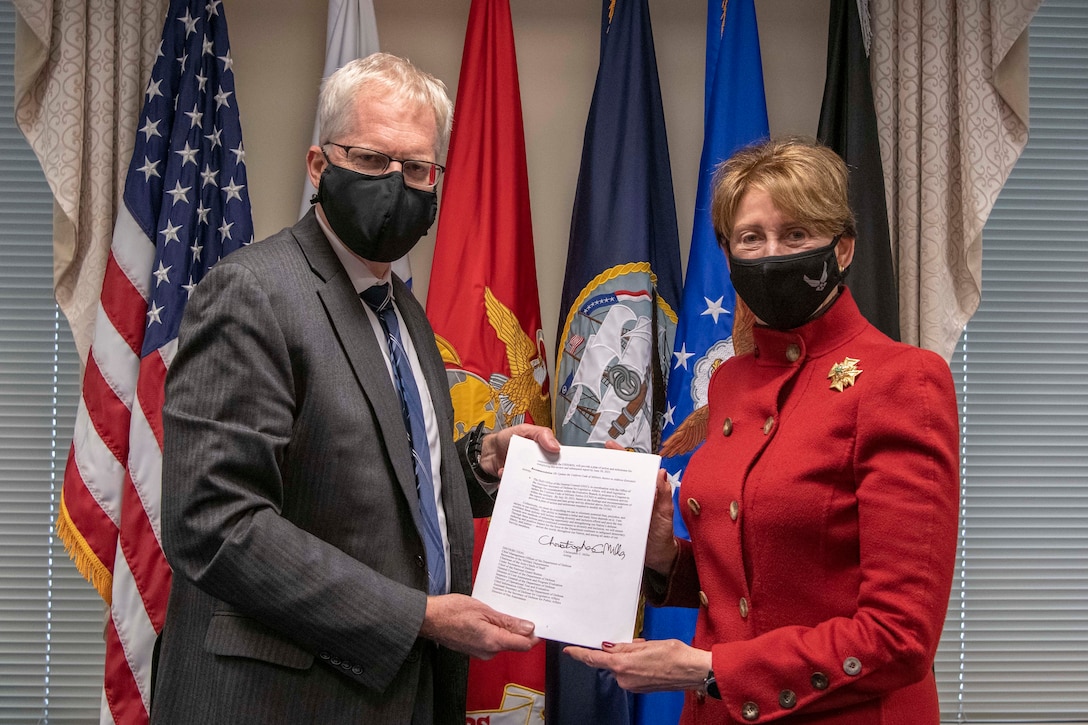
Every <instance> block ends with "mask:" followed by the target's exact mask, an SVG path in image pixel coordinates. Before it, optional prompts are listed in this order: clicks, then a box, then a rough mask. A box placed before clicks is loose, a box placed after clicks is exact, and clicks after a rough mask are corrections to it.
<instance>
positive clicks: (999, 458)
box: [936, 0, 1088, 723]
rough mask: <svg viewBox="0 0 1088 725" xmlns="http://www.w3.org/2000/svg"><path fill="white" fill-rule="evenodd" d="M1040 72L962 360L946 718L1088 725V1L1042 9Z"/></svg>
mask: <svg viewBox="0 0 1088 725" xmlns="http://www.w3.org/2000/svg"><path fill="white" fill-rule="evenodd" d="M1030 63H1031V89H1030V103H1031V111H1030V114H1031V124H1030V125H1031V132H1030V138H1029V141H1028V144H1027V147H1026V149H1025V150H1024V153H1023V155H1022V157H1021V158H1020V160H1019V162H1018V163H1017V165H1016V167H1015V168H1014V169H1013V171H1012V174H1011V176H1010V178H1009V180H1008V182H1007V184H1006V185H1005V188H1004V189H1003V190H1002V192H1001V195H1000V196H999V198H998V200H997V203H996V205H995V207H994V210H993V213H992V214H991V216H990V219H989V220H988V222H987V224H986V228H985V230H984V233H983V252H982V265H983V269H982V304H981V306H980V307H979V310H978V312H977V313H976V314H975V316H974V317H973V318H972V319H971V321H970V323H968V325H967V330H966V332H965V334H964V336H963V338H962V339H961V342H960V346H959V349H958V350H957V353H956V356H955V358H954V360H953V362H952V369H953V373H954V374H955V376H956V378H957V383H958V385H959V400H960V404H961V415H962V449H961V453H962V500H961V512H960V515H961V524H960V551H959V554H960V557H959V566H958V569H957V578H956V581H955V582H954V586H953V593H952V598H951V606H950V607H949V613H948V620H947V623H946V625H945V630H944V636H943V639H942V642H941V649H940V651H939V653H938V658H937V663H936V669H937V675H938V682H939V688H940V698H941V711H942V719H943V720H944V721H945V722H949V723H995V722H1017V723H1040V722H1088V3H1085V2H1084V1H1083V0H1045V2H1044V3H1043V5H1042V8H1041V9H1040V10H1039V12H1038V14H1037V15H1036V17H1035V19H1034V20H1033V22H1032V25H1031V29H1030Z"/></svg>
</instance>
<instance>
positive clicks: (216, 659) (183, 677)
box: [151, 54, 559, 725]
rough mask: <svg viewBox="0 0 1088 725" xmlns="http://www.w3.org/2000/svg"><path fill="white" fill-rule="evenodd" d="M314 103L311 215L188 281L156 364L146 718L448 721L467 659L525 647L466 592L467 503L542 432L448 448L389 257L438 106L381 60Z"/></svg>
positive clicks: (420, 180) (425, 348) (435, 132)
mask: <svg viewBox="0 0 1088 725" xmlns="http://www.w3.org/2000/svg"><path fill="white" fill-rule="evenodd" d="M319 104H320V108H319V112H318V117H319V119H320V125H321V129H322V132H321V133H322V139H323V141H324V143H323V144H322V145H321V146H314V147H312V148H310V150H309V153H308V155H307V167H308V171H309V176H310V180H311V181H312V182H313V183H314V186H315V187H316V188H317V189H318V193H317V195H316V199H317V204H316V207H315V209H313V210H311V211H310V213H308V214H307V215H306V216H305V217H303V218H302V219H301V220H300V221H299V222H298V223H297V224H295V225H294V226H293V227H291V228H289V229H284V230H282V231H280V232H279V233H277V234H274V235H273V236H271V237H269V238H268V239H266V240H264V241H262V242H259V243H257V244H254V245H251V246H249V247H247V248H244V249H242V250H239V251H238V252H235V253H234V254H231V255H230V256H228V257H227V258H225V259H224V260H223V261H221V262H220V263H219V264H217V265H216V267H215V269H214V270H213V271H212V272H211V273H210V274H209V275H208V276H207V277H206V278H205V279H204V280H203V281H202V282H201V283H200V284H199V285H198V286H197V287H196V289H195V291H194V292H193V294H192V298H191V299H190V300H189V303H188V306H187V308H186V310H185V317H184V320H183V323H182V327H181V333H180V336H179V347H178V351H177V355H176V357H175V359H174V361H173V363H172V365H171V368H170V372H169V375H168V377H167V383H166V402H165V405H164V407H163V428H164V457H163V502H162V507H163V511H162V526H163V530H162V538H163V547H164V549H165V551H166V555H167V559H168V560H169V562H170V564H171V566H172V567H173V570H174V580H173V588H172V590H171V593H170V603H169V608H168V611H167V615H166V624H165V627H164V629H163V632H162V635H161V639H160V643H161V649H160V655H159V658H158V662H157V666H156V672H155V684H154V691H153V698H152V717H151V719H152V722H154V723H186V724H189V723H201V724H203V723H232V724H233V723H349V722H350V723H364V724H369V723H428V724H429V723H451V724H455V725H462V723H463V722H464V718H465V687H466V680H467V672H468V656H469V655H472V656H476V657H481V658H487V657H490V656H492V655H494V654H495V653H497V652H500V651H503V650H519V651H524V650H527V649H529V648H531V647H533V646H534V645H536V644H537V642H538V640H537V638H536V637H535V636H534V635H533V625H532V623H530V622H526V621H524V620H520V619H516V618H514V617H510V616H507V615H505V614H502V613H499V612H496V611H494V610H492V609H491V608H490V607H488V606H486V605H484V604H482V603H481V602H478V601H476V600H474V599H472V598H470V597H468V596H466V593H467V592H468V591H469V589H470V583H471V582H470V577H471V558H472V516H473V515H474V514H475V515H487V514H488V513H489V512H490V505H491V501H492V498H491V495H489V492H488V489H487V488H486V487H485V484H492V489H493V484H494V483H495V482H496V480H497V476H498V474H499V473H500V472H501V468H502V466H503V463H504V461H505V457H506V450H507V446H508V444H509V441H510V437H511V436H512V435H513V434H515V433H516V434H520V435H523V436H527V437H530V438H532V439H534V440H536V441H537V442H538V444H539V445H541V446H542V447H543V448H544V449H545V450H549V451H558V449H559V445H558V443H557V442H556V440H555V437H554V436H553V435H552V433H551V431H549V430H548V429H546V428H541V427H539V426H529V425H522V426H516V427H514V428H511V429H509V430H505V431H501V432H498V433H491V434H488V435H486V436H483V437H481V436H480V429H479V428H477V430H476V431H474V432H473V433H472V434H470V435H466V436H464V437H463V438H462V439H461V440H460V441H458V442H457V443H456V444H455V443H454V442H453V410H452V405H451V403H450V397H449V391H448V388H447V383H446V375H445V370H444V368H443V365H442V361H441V359H440V357H439V354H438V351H437V348H436V346H435V343H434V333H433V331H432V330H431V328H430V326H429V325H428V323H427V320H426V317H425V316H424V313H423V310H422V308H421V307H420V306H419V304H418V303H417V302H416V301H415V299H414V298H413V297H412V294H411V292H410V291H409V290H408V288H407V287H405V285H404V284H403V283H402V282H401V281H400V280H399V279H398V278H397V277H396V276H395V275H392V274H391V271H390V262H391V261H392V260H394V259H397V258H399V257H400V256H402V255H403V254H405V253H407V251H408V249H410V248H411V246H412V245H414V244H415V243H416V242H417V241H418V240H419V238H420V237H421V236H422V235H423V234H425V233H426V231H427V229H428V228H429V227H430V226H431V224H432V223H433V221H434V217H435V211H436V200H435V185H436V184H437V183H438V181H439V178H440V177H441V174H442V170H443V169H442V167H441V166H439V165H438V164H437V160H438V159H440V158H441V156H442V154H443V152H444V150H445V147H446V144H447V142H448V140H449V132H450V123H451V114H452V104H451V103H450V101H449V97H448V95H447V94H446V90H445V87H444V86H443V85H442V84H441V82H439V81H437V80H436V79H434V78H433V77H432V76H430V75H428V74H426V73H423V72H422V71H420V70H418V69H417V68H415V67H414V66H413V65H411V64H410V63H408V62H407V61H405V60H402V59H400V58H396V57H394V56H390V55H386V54H376V55H373V56H370V57H368V58H366V59H363V60H359V61H353V62H352V63H349V64H348V65H346V66H344V67H343V68H342V69H340V70H339V71H337V72H336V73H335V74H333V75H332V76H330V77H329V78H328V79H327V80H326V81H325V83H324V84H323V86H322V89H321V96H320V99H319ZM465 213H472V212H471V210H465ZM449 271H452V270H436V273H443V272H446V273H448V272H449ZM390 283H391V287H389V286H386V287H379V288H378V291H379V294H378V295H377V301H376V302H375V301H373V300H371V299H370V298H369V295H372V294H374V293H373V292H369V293H368V292H367V290H369V289H370V288H371V287H372V286H374V285H381V284H386V285H388V284H390ZM361 294H362V295H363V297H364V299H367V302H366V304H364V302H363V301H362V300H361V299H360V295H361ZM390 301H391V302H392V305H389V302H390ZM371 304H374V305H375V306H374V308H373V309H372V308H371V307H370V305H371Z"/></svg>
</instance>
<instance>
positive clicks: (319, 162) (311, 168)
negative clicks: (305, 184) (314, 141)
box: [306, 146, 329, 189]
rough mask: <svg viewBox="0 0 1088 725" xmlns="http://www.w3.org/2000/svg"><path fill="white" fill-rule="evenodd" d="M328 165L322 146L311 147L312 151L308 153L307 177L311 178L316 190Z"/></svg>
mask: <svg viewBox="0 0 1088 725" xmlns="http://www.w3.org/2000/svg"><path fill="white" fill-rule="evenodd" d="M328 163H329V162H328V160H327V159H326V158H325V154H324V153H322V151H321V147H320V146H311V147H310V150H309V151H307V152H306V175H307V176H309V177H310V183H311V184H313V185H314V188H315V189H316V188H318V186H319V184H320V181H321V172H322V171H324V170H325V166H326V165H328Z"/></svg>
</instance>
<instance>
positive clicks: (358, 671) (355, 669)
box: [351, 665, 363, 675]
mask: <svg viewBox="0 0 1088 725" xmlns="http://www.w3.org/2000/svg"><path fill="white" fill-rule="evenodd" d="M351 673H352V674H353V675H361V674H363V668H362V666H361V665H354V666H352V668H351Z"/></svg>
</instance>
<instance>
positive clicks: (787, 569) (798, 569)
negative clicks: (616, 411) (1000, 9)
mask: <svg viewBox="0 0 1088 725" xmlns="http://www.w3.org/2000/svg"><path fill="white" fill-rule="evenodd" d="M711 213H712V215H713V220H714V227H715V230H716V231H717V234H718V238H719V239H720V240H721V243H722V245H723V248H724V249H725V252H726V254H727V257H728V260H729V275H730V278H731V280H732V282H733V286H734V288H735V289H736V291H737V294H738V295H739V296H740V297H741V299H742V300H743V301H744V302H745V303H746V304H747V305H748V307H749V308H750V309H751V310H752V312H753V313H754V314H755V317H756V321H757V324H756V326H755V328H754V330H753V335H754V342H755V350H754V351H753V352H751V353H747V354H744V355H740V356H737V357H733V358H730V359H728V360H726V361H725V362H723V363H722V364H721V365H720V367H719V368H718V370H717V371H716V372H715V373H714V376H713V378H712V380H711V383H710V389H709V418H708V422H707V435H706V439H705V441H704V442H703V444H702V446H701V447H700V449H699V451H698V452H697V453H696V454H695V455H694V456H693V457H692V458H691V462H690V464H689V465H688V468H687V470H686V471H685V473H684V477H683V484H682V486H681V488H680V494H679V498H680V501H682V502H684V503H683V505H682V513H683V516H684V521H685V523H686V524H687V527H688V531H689V532H690V534H691V541H690V542H688V541H685V540H682V539H678V538H676V537H674V536H673V533H672V523H671V522H672V497H671V495H669V494H670V492H669V489H668V484H667V483H665V481H664V477H663V476H659V479H658V496H657V503H656V505H655V512H654V523H653V525H652V527H651V532H650V540H649V542H648V544H647V552H646V565H647V569H648V573H647V579H646V585H647V586H646V592H647V597H648V598H649V600H650V601H651V602H652V603H654V604H658V605H667V606H689V607H698V608H699V616H698V623H697V626H696V632H695V637H694V640H693V642H692V645H691V646H688V645H686V644H684V643H682V642H679V641H677V640H666V641H636V642H633V643H630V644H609V643H604V645H603V647H602V649H601V650H599V651H598V650H590V649H584V648H576V647H570V648H567V652H569V653H570V654H571V655H572V656H573V657H575V659H578V660H580V661H582V662H585V663H587V664H590V665H592V666H596V667H604V668H607V669H610V670H612V671H613V672H615V674H616V678H617V680H618V682H619V684H620V685H621V686H623V687H625V688H627V689H630V690H634V691H636V692H651V691H657V690H678V689H685V690H689V692H688V693H687V695H686V698H685V705H684V712H683V716H682V722H684V723H758V722H781V723H802V722H803V723H806V724H811V723H835V724H836V725H935V724H936V723H938V722H939V713H938V705H937V691H936V685H935V682H934V677H933V658H934V653H935V652H936V649H937V643H938V640H939V639H940V633H941V627H942V625H943V623H944V616H945V611H946V609H947V606H948V596H949V590H950V588H951V582H952V574H953V567H954V562H955V555H956V531H957V513H958V500H959V473H958V472H959V461H958V449H959V421H958V416H957V407H956V397H955V391H954V389H953V386H952V377H951V374H950V372H949V369H948V365H947V364H946V363H945V361H944V360H942V359H941V358H940V357H938V356H937V355H935V354H934V353H932V352H928V351H925V350H921V349H918V348H916V347H913V346H910V345H906V344H902V343H898V342H894V341H893V340H891V339H889V338H888V337H886V336H885V335H883V334H882V333H881V332H879V331H878V330H876V328H874V327H873V326H872V325H870V324H869V323H868V322H866V320H865V319H864V318H863V317H862V316H861V314H860V313H859V312H858V308H857V306H856V304H855V303H854V300H853V298H852V296H851V294H850V291H849V290H848V289H847V288H846V287H845V286H844V285H843V284H842V279H843V277H844V276H845V273H846V270H847V268H848V267H849V266H850V262H851V259H852V258H853V253H854V243H855V228H854V220H853V215H852V214H851V212H850V207H849V203H848V201H847V170H846V166H845V165H844V164H843V162H842V160H841V159H840V158H839V157H838V156H837V155H836V154H835V153H834V152H832V151H831V150H829V149H827V148H826V147H824V146H821V145H819V144H818V143H816V142H814V141H811V140H805V139H798V138H787V139H779V140H771V141H768V142H764V143H762V144H758V145H756V146H752V147H749V148H746V149H742V150H741V151H740V152H738V153H737V154H736V155H734V156H733V157H732V158H731V159H729V160H728V161H726V162H725V163H724V164H723V165H722V166H721V167H720V168H719V170H718V172H717V175H716V177H715V187H714V197H713V201H712V209H711ZM723 271H724V270H723Z"/></svg>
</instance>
